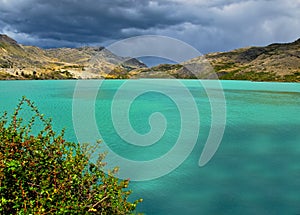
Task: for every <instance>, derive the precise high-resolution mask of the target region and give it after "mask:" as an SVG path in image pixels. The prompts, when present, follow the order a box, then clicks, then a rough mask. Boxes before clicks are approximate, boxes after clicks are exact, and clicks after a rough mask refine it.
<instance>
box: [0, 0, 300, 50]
mask: <svg viewBox="0 0 300 215" xmlns="http://www.w3.org/2000/svg"><path fill="white" fill-rule="evenodd" d="M0 33H4V34H7V35H9V36H11V37H13V38H14V39H16V40H17V41H18V42H20V43H23V44H27V45H37V46H41V47H63V46H68V47H70V46H83V45H108V44H110V43H112V42H114V41H116V40H120V39H124V38H128V37H131V36H137V35H148V34H157V35H165V36H170V37H174V38H177V39H180V40H183V41H184V42H187V43H189V44H190V45H192V46H194V47H195V48H197V49H198V50H199V51H200V52H202V53H208V52H215V51H227V50H231V49H234V48H239V47H244V46H252V45H257V46H258V45H267V44H270V43H274V42H291V41H294V40H296V39H297V38H299V37H300V0H250V1H248V0H160V1H156V0H152V1H150V0H0Z"/></svg>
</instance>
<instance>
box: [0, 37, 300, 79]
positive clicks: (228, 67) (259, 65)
mask: <svg viewBox="0 0 300 215" xmlns="http://www.w3.org/2000/svg"><path fill="white" fill-rule="evenodd" d="M103 78H106V79H125V78H182V79H195V78H201V79H217V78H218V79H230V80H251V81H288V82H300V39H298V40H296V41H294V42H291V43H283V44H279V43H275V44H271V45H268V46H265V47H246V48H240V49H235V50H232V51H229V52H216V53H209V54H206V55H203V56H199V57H197V58H194V59H190V60H189V61H187V62H182V63H180V64H161V65H158V66H154V67H151V68H148V67H147V66H146V65H145V64H144V63H142V62H141V61H139V60H137V59H135V58H130V57H126V58H125V57H120V56H117V55H115V54H113V53H112V52H110V51H109V50H107V49H105V48H104V47H81V48H55V49H42V48H39V47H35V46H24V45H21V44H18V43H17V42H16V41H15V40H14V39H12V38H10V37H8V36H7V35H3V34H0V79H4V80H11V79H21V80H24V79H103Z"/></svg>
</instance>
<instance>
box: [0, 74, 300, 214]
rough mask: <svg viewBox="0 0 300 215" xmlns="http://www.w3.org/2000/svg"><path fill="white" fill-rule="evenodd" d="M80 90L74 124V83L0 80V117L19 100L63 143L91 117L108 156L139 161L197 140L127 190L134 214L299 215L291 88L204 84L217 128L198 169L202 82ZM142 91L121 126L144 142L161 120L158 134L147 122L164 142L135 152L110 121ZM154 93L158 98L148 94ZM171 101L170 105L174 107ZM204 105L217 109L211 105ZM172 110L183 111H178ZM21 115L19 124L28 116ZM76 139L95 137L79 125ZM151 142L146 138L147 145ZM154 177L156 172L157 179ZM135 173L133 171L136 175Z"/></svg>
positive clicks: (298, 87)
mask: <svg viewBox="0 0 300 215" xmlns="http://www.w3.org/2000/svg"><path fill="white" fill-rule="evenodd" d="M125 82H128V83H129V85H128V88H126V89H125V90H123V91H122V93H123V94H120V95H119V97H115V96H116V94H117V93H118V91H120V89H121V87H122V86H123V84H124V83H125ZM175 82H181V83H182V86H183V88H184V89H185V90H184V91H182V90H181V89H179V88H178V86H177V84H174V83H175ZM84 83H85V84H84V85H82V87H81V88H80V89H78V88H77V92H78V95H77V96H78V97H77V102H78V104H80V105H82V106H81V107H80V111H79V112H77V115H74V107H73V102H74V90H75V88H76V86H78V85H77V84H78V82H77V81H74V80H72V81H0V112H1V113H3V112H4V111H5V110H7V111H8V112H9V113H12V112H13V109H14V108H15V107H16V104H17V103H18V100H19V99H20V98H21V97H22V96H23V95H25V96H26V97H27V98H29V99H31V100H32V101H34V102H35V104H36V105H37V106H38V108H39V110H40V112H42V113H44V114H45V115H46V117H51V118H52V119H53V124H54V128H55V130H57V131H59V130H61V129H63V128H66V129H67V130H66V138H67V139H68V140H70V141H77V138H76V135H78V132H77V131H75V130H74V124H73V122H74V121H73V120H75V121H76V122H78V124H80V122H81V120H82V121H83V122H86V121H87V122H89V118H88V117H87V119H86V116H87V115H89V116H92V117H93V118H94V119H95V122H96V125H97V128H98V129H99V132H100V133H101V138H102V140H103V142H104V143H105V144H107V146H108V147H109V148H110V149H111V150H112V151H114V152H115V153H117V154H119V155H121V156H122V157H125V158H127V159H129V160H134V161H138V162H139V161H144V160H146V161H149V160H152V159H155V158H157V157H161V156H163V155H165V154H166V153H167V152H168V151H170V150H171V149H172V147H174V145H175V143H176V141H177V138H178V136H179V135H181V131H183V130H184V131H185V132H187V137H186V140H187V144H190V143H188V142H189V141H193V140H192V137H193V136H194V135H195V132H196V136H198V137H197V139H196V142H195V146H194V147H193V148H192V151H191V153H190V154H189V155H188V157H187V158H186V159H185V160H184V162H183V163H182V164H181V165H179V167H178V168H176V169H175V170H174V171H171V172H170V173H169V174H165V175H163V176H162V177H158V178H156V179H153V180H148V181H132V182H131V184H130V188H131V189H132V190H133V194H132V195H131V198H132V199H136V198H143V199H144V201H143V203H141V204H140V205H139V206H138V211H139V212H144V213H145V214H172V215H173V214H174V215H177V214H196V215H198V214H205V215H211V214H226V215H227V214H230V215H235V214H236V215H238V214H243V215H247V214H272V215H273V214H278V215H279V214H280V215H282V214H300V204H299V202H300V84H298V83H260V82H248V81H221V82H220V84H221V85H220V86H222V89H215V88H214V84H213V83H214V81H203V82H202V83H205V86H206V87H208V88H210V85H211V89H210V90H211V92H217V94H216V95H221V94H218V93H224V96H225V97H224V98H225V101H226V112H224V113H223V114H224V116H226V124H225V127H224V128H225V131H224V135H223V137H222V139H221V143H220V146H219V148H218V150H217V151H216V153H215V154H214V156H213V157H212V159H211V160H210V161H209V162H208V163H207V164H206V165H204V166H203V167H200V166H199V165H198V162H199V157H200V155H201V153H202V151H203V148H204V145H205V143H206V140H207V138H208V135H209V131H210V128H211V124H212V112H213V111H212V107H211V102H210V100H209V97H208V96H207V92H206V91H205V89H204V87H203V85H202V83H201V82H199V81H198V80H154V79H153V80H105V81H103V82H101V86H100V87H99V88H98V87H97V84H98V82H97V81H95V80H94V81H92V80H91V81H85V82H84ZM131 83H133V85H132V87H130V86H131V85H130V84H131ZM143 88H145V89H147V90H145V92H144V93H142V94H140V95H138V96H136V97H134V100H132V102H131V103H130V106H129V108H130V109H129V111H128V120H129V122H130V125H131V126H132V129H133V130H134V131H135V132H136V133H139V134H147V132H149V131H150V130H151V125H150V124H151V123H150V124H149V119H150V118H151V117H150V116H151V114H153V113H157V112H159V113H160V114H161V115H163V116H164V119H165V121H166V127H164V126H162V125H161V124H155V123H156V122H155V119H158V118H152V119H153V121H152V122H153V123H154V124H155V125H157V126H161V127H159V129H157V131H156V132H157V133H162V134H163V135H162V136H161V137H160V138H159V139H158V140H157V141H156V142H155V144H152V145H151V146H143V147H141V146H139V145H132V144H130V143H129V142H128V141H126V140H124V138H123V137H122V136H120V135H119V134H118V132H117V131H116V128H115V124H114V121H113V119H112V118H113V117H114V116H122V110H123V105H125V104H126V103H128V101H127V100H126V99H127V98H126V96H127V95H134V93H135V91H136V90H137V89H138V90H141V89H143ZM157 88H159V89H160V91H164V92H166V94H164V93H161V92H159V91H155V89H157ZM151 89H153V90H151ZM78 90H79V91H78ZM186 91H188V92H189V93H190V95H191V96H192V102H193V104H194V105H195V107H197V111H198V112H194V109H193V105H190V103H189V102H190V101H188V99H189V98H187V95H188V94H186ZM95 92H96V93H95ZM94 94H95V97H93V95H94ZM212 95H214V93H212ZM170 97H176V98H178V99H177V100H176V101H175V100H173V99H171V98H170ZM116 99H118V100H117V101H116ZM131 99H132V98H131ZM210 99H212V100H214V101H215V102H216V103H218V104H221V100H220V98H210ZM113 102H117V103H115V107H114V108H115V111H116V112H113V111H112V108H111V107H112V105H114V103H113ZM179 103H180V104H182V105H183V107H184V109H183V110H181V108H180V107H178V104H179ZM91 104H92V105H93V108H94V110H95V111H93V110H92V109H91ZM124 107H125V106H124ZM217 107H218V106H217ZM118 108H119V109H118ZM217 111H220V109H219V108H218V110H217ZM24 114H25V117H26V114H28V113H27V112H25V113H24ZM180 114H185V115H186V118H185V119H186V120H190V122H191V124H189V123H186V124H181V123H180V122H181V120H182V118H181V115H180ZM161 115H160V116H161ZM74 116H75V119H74ZM198 117H199V119H200V124H199V128H197V127H195V125H194V124H193V126H191V127H189V125H192V122H194V121H195V119H197V118H198ZM114 120H115V123H119V122H120V123H121V122H123V119H121V118H114ZM159 120H161V119H160V118H159ZM159 122H163V121H159ZM216 123H217V124H218V123H222V122H218V121H216ZM125 124H126V120H125V121H124V125H125ZM120 125H121V127H120V128H119V131H120V132H123V136H124V135H125V138H127V136H126V134H127V133H129V132H131V130H130V129H131V128H128V127H122V124H120ZM195 128H197V130H196V131H195ZM152 129H153V128H152ZM82 131H83V132H82V133H83V134H84V132H86V134H87V136H88V138H87V140H88V141H91V142H94V141H96V139H97V138H98V136H97V135H95V138H93V136H89V135H90V133H89V132H91V130H90V129H89V127H88V125H86V124H84V123H83V124H82ZM91 134H93V133H91ZM128 138H130V137H129V136H128ZM151 138H154V137H153V136H149V139H151ZM189 138H190V139H189ZM154 139H155V138H154ZM137 144H138V143H137ZM178 156H180V155H178ZM112 165H113V164H112ZM163 165H164V164H161V166H163ZM161 168H162V167H161ZM161 168H160V166H157V167H156V169H157V171H161V170H162V169H161ZM135 171H137V172H139V171H141V172H142V171H143V169H140V170H135ZM149 174H151V173H149Z"/></svg>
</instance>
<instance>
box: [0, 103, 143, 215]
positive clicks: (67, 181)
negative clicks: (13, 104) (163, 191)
mask: <svg viewBox="0 0 300 215" xmlns="http://www.w3.org/2000/svg"><path fill="white" fill-rule="evenodd" d="M22 111H31V112H30V113H32V117H30V118H29V120H28V121H27V122H26V121H25V120H24V119H22V118H21V115H22V113H23V112H22ZM37 124H38V125H42V126H43V129H41V130H40V131H38V132H36V131H35V132H33V130H35V129H36V127H37ZM38 127H39V126H38ZM96 147H97V146H90V145H80V144H79V143H73V142H68V141H66V140H65V138H64V131H62V132H61V133H60V134H56V133H55V132H54V130H53V128H52V126H51V120H47V119H45V118H44V116H43V115H42V114H40V112H39V111H38V109H37V107H36V106H35V105H34V104H33V103H32V102H31V101H30V100H28V99H26V98H25V97H23V98H22V99H21V100H20V103H19V104H18V106H17V108H16V109H15V111H14V113H13V115H12V117H11V118H8V116H7V113H4V115H3V116H2V117H1V118H0V213H1V214H28V215H29V214H109V215H110V214H131V213H133V212H134V211H135V208H136V206H137V204H138V203H139V202H141V201H142V200H136V201H134V202H129V201H128V197H129V195H130V193H131V191H130V190H128V184H129V180H120V179H118V178H116V177H115V176H114V174H115V173H116V172H117V168H115V169H114V170H112V171H111V172H109V173H108V174H106V173H104V172H103V171H102V170H103V167H104V165H105V163H104V162H103V159H104V157H105V154H100V155H99V158H98V160H97V162H96V163H91V162H90V159H89V158H90V156H91V154H92V153H93V152H94V151H95V149H96Z"/></svg>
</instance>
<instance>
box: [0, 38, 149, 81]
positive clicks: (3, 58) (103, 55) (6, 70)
mask: <svg viewBox="0 0 300 215" xmlns="http://www.w3.org/2000/svg"><path fill="white" fill-rule="evenodd" d="M145 67H146V65H145V64H143V63H141V62H139V61H138V60H136V59H130V58H123V57H119V56H116V55H114V54H113V53H111V52H109V51H108V50H106V49H105V48H103V47H82V48H58V49H41V48H38V47H34V46H23V45H20V44H18V43H17V42H16V41H15V40H13V39H12V38H10V37H8V36H6V35H1V34H0V79H81V78H85V79H86V78H129V76H128V71H131V70H133V69H137V68H145Z"/></svg>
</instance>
